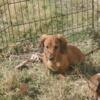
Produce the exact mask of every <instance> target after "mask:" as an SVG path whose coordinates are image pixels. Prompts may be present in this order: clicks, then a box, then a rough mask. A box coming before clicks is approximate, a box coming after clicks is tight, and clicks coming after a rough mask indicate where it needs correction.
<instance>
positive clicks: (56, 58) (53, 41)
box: [40, 34, 85, 74]
mask: <svg viewBox="0 0 100 100" xmlns="http://www.w3.org/2000/svg"><path fill="white" fill-rule="evenodd" d="M40 48H41V51H42V54H43V63H44V64H45V65H46V66H47V68H49V69H50V70H51V71H54V72H58V73H61V74H64V73H65V72H66V70H68V69H69V68H70V65H72V64H78V63H80V62H82V61H84V59H85V55H84V54H83V53H82V52H81V51H80V50H79V49H78V48H77V47H75V46H73V45H68V43H67V40H66V38H65V37H64V36H63V35H60V34H58V35H43V36H42V37H41V39H40Z"/></svg>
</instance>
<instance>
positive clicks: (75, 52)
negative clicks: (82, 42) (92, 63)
mask: <svg viewBox="0 0 100 100" xmlns="http://www.w3.org/2000/svg"><path fill="white" fill-rule="evenodd" d="M67 54H68V58H69V61H70V63H71V64H77V63H80V62H83V61H84V60H85V55H84V54H83V53H82V52H81V50H80V49H78V48H77V47H75V46H73V45H68V49H67Z"/></svg>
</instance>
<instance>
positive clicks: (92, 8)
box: [92, 0, 94, 33]
mask: <svg viewBox="0 0 100 100" xmlns="http://www.w3.org/2000/svg"><path fill="white" fill-rule="evenodd" d="M92 32H93V33H94V0H92Z"/></svg>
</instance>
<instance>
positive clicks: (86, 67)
mask: <svg viewBox="0 0 100 100" xmlns="http://www.w3.org/2000/svg"><path fill="white" fill-rule="evenodd" d="M80 34H81V33H80ZM80 34H79V35H80ZM79 35H75V36H73V37H74V38H73V37H72V38H73V39H72V38H71V37H70V38H69V41H72V40H73V44H74V45H76V46H78V47H79V48H80V49H81V50H82V51H83V52H84V53H88V52H89V51H91V50H93V49H95V48H96V47H97V42H94V39H93V37H90V36H88V35H86V34H85V35H83V36H82V35H81V36H82V37H83V38H82V40H81V39H80V40H78V42H74V40H76V39H77V36H79ZM87 38H88V41H87ZM93 43H94V44H93ZM21 46H22V44H21ZM24 47H25V46H24ZM16 48H17V49H18V48H19V46H18V47H16ZM9 50H11V51H14V49H13V50H12V49H9ZM21 50H22V51H23V48H22V49H21V48H20V50H19V54H18V55H16V53H15V52H13V53H12V54H10V56H9V52H11V51H9V52H8V55H6V53H7V52H6V53H4V54H2V55H1V56H2V57H1V58H0V69H1V71H0V100H73V99H74V100H88V97H89V87H88V80H89V78H90V76H91V75H93V74H95V73H98V72H100V68H99V65H100V56H99V54H100V50H98V51H94V52H93V54H90V55H89V56H87V59H86V61H85V63H84V64H83V65H76V66H73V67H74V70H73V71H72V72H70V73H66V75H65V79H64V80H59V79H58V75H57V74H53V73H49V72H47V71H46V68H45V66H44V65H43V64H41V63H33V64H29V66H30V68H29V69H23V70H16V69H15V66H16V65H17V64H19V63H20V62H21V61H23V60H24V59H25V56H26V57H27V55H29V56H30V55H31V54H30V52H29V53H24V54H23V53H20V52H21ZM15 51H16V49H15ZM30 51H31V50H30ZM17 53H18V52H17ZM11 55H12V56H11ZM19 56H20V57H19ZM29 56H28V57H29Z"/></svg>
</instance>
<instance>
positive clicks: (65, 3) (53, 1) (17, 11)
mask: <svg viewBox="0 0 100 100" xmlns="http://www.w3.org/2000/svg"><path fill="white" fill-rule="evenodd" d="M99 5H100V1H99V0H0V48H4V47H7V46H8V45H11V44H12V43H16V42H18V41H22V40H27V39H30V40H33V41H34V42H35V41H36V40H37V38H38V36H39V35H40V34H44V33H46V34H47V33H48V34H56V33H64V34H66V35H69V36H70V35H71V34H75V33H77V32H84V31H85V32H89V31H91V30H92V31H93V30H97V31H98V30H99V21H100V6H99ZM83 34H84V33H83Z"/></svg>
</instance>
